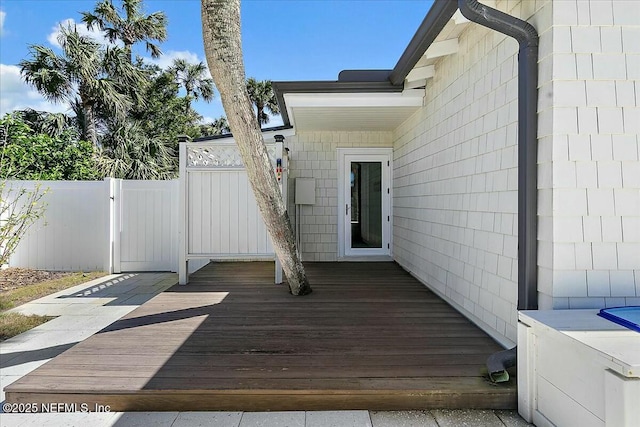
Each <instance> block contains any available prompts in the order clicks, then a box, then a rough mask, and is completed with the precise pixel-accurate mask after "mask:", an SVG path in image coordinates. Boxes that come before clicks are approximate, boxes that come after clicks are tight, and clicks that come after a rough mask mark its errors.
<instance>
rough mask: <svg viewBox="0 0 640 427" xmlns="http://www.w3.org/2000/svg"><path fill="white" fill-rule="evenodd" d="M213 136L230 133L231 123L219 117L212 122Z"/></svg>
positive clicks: (223, 117)
mask: <svg viewBox="0 0 640 427" xmlns="http://www.w3.org/2000/svg"><path fill="white" fill-rule="evenodd" d="M210 126H211V130H212V133H211V135H222V134H225V133H230V132H231V128H230V127H229V122H228V121H227V118H226V117H225V116H221V117H218V118H217V119H215V120H214V121H213V122H211V125H210Z"/></svg>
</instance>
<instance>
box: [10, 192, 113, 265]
mask: <svg viewBox="0 0 640 427" xmlns="http://www.w3.org/2000/svg"><path fill="white" fill-rule="evenodd" d="M40 184H41V188H42V189H48V193H47V194H46V195H45V196H44V197H43V198H42V201H43V202H45V203H46V204H47V207H46V210H45V213H44V216H43V218H41V219H40V220H38V221H37V222H36V223H35V224H33V225H32V226H31V227H30V228H29V230H28V231H27V233H26V234H25V236H24V237H23V238H22V240H21V241H20V244H19V245H18V247H17V248H16V251H15V252H14V253H13V255H12V256H11V258H10V259H9V265H10V266H12V267H28V268H35V269H43V270H57V271H71V270H82V271H94V270H103V269H104V268H105V265H106V264H108V256H109V255H108V247H109V238H108V230H109V216H108V211H109V184H108V182H105V181H41V182H40ZM8 185H11V186H14V188H21V187H22V188H26V189H28V190H33V189H34V188H35V186H36V185H37V182H34V181H9V182H8Z"/></svg>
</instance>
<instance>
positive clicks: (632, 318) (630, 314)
mask: <svg viewBox="0 0 640 427" xmlns="http://www.w3.org/2000/svg"><path fill="white" fill-rule="evenodd" d="M598 316H600V317H604V318H605V319H607V320H609V321H611V322H614V323H617V324H618V325H622V326H624V327H625V328H629V329H631V330H632V331H636V332H640V306H638V305H636V306H629V307H611V308H603V309H602V310H600V313H598Z"/></svg>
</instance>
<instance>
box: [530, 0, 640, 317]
mask: <svg viewBox="0 0 640 427" xmlns="http://www.w3.org/2000/svg"><path fill="white" fill-rule="evenodd" d="M552 16H553V25H552V27H551V28H550V29H549V30H548V32H550V33H551V37H548V38H546V39H547V40H550V42H551V44H552V47H553V49H552V50H550V49H545V50H544V52H545V54H544V55H541V56H540V59H541V64H540V72H541V74H540V77H541V78H540V83H541V86H540V94H539V98H540V102H539V111H540V114H539V117H540V123H539V136H540V156H539V162H540V170H539V179H540V182H539V187H540V188H541V189H542V190H541V191H540V201H541V203H540V206H539V213H540V215H541V218H540V230H539V236H540V240H541V242H540V260H539V261H540V265H541V269H540V281H539V290H540V308H601V307H605V306H620V305H632V304H640V162H639V156H640V153H639V149H638V134H639V133H640V110H639V108H638V106H639V102H640V101H639V100H640V2H637V1H624V0H615V1H612V0H598V1H593V0H591V1H587V0H578V1H575V0H572V1H554V2H553V3H552Z"/></svg>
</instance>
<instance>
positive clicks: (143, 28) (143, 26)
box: [82, 0, 167, 63]
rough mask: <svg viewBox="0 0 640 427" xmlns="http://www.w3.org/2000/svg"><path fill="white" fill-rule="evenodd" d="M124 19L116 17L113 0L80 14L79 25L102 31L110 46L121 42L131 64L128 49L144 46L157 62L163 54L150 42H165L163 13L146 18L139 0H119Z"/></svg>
mask: <svg viewBox="0 0 640 427" xmlns="http://www.w3.org/2000/svg"><path fill="white" fill-rule="evenodd" d="M122 9H123V11H124V16H121V15H119V14H118V10H117V9H116V8H115V6H114V5H113V1H112V0H102V1H100V2H98V4H96V7H95V9H94V10H93V13H92V12H82V22H84V23H85V24H87V28H89V29H90V30H91V29H93V28H97V29H99V30H101V31H104V32H105V34H106V35H107V38H108V39H109V41H110V42H111V43H114V42H115V41H116V40H120V41H122V43H123V44H124V49H125V51H126V52H127V54H128V57H129V63H132V62H133V53H132V50H131V47H132V46H133V45H134V44H136V43H138V42H144V43H145V45H146V47H147V51H148V52H150V53H151V57H153V58H158V57H159V56H160V55H162V51H160V48H159V47H158V45H155V44H153V43H151V41H150V40H156V41H159V42H163V41H165V40H166V39H167V16H166V15H165V14H164V12H154V13H152V14H150V15H145V14H144V11H143V10H142V0H122Z"/></svg>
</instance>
